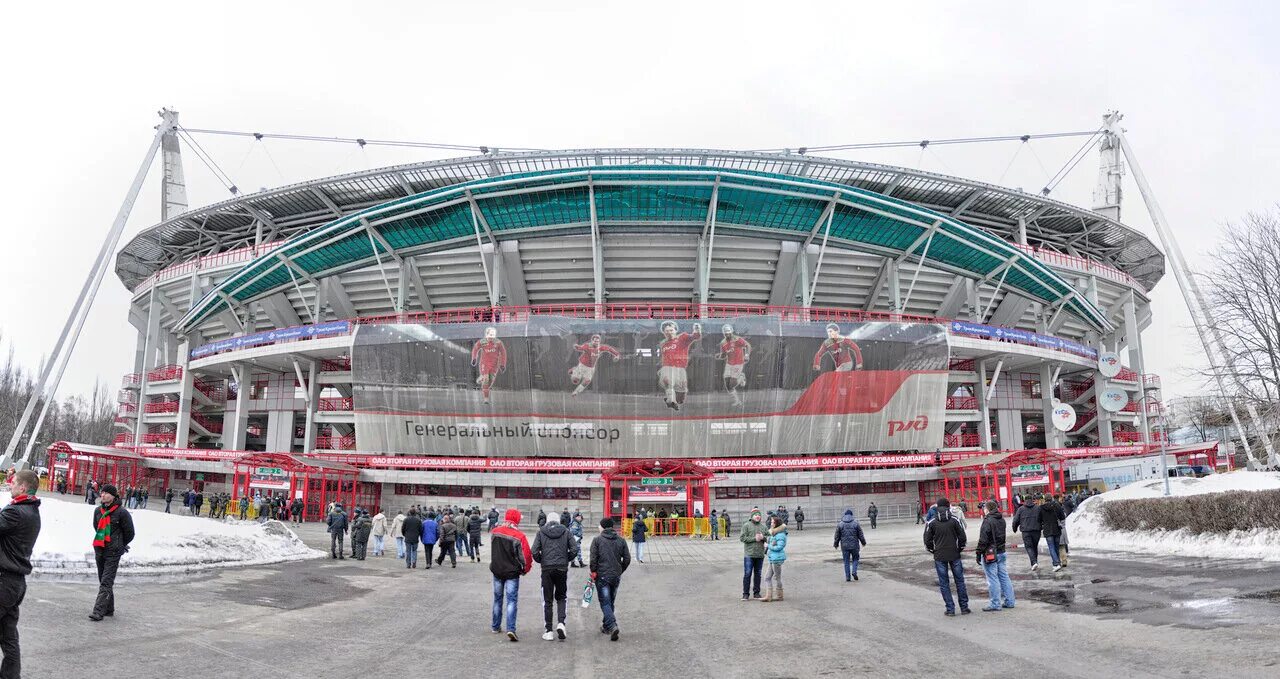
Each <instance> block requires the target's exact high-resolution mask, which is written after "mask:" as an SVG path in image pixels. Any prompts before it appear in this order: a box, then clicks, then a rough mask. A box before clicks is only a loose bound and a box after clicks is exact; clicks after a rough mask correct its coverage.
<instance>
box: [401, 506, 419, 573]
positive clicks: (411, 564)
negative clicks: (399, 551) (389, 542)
mask: <svg viewBox="0 0 1280 679" xmlns="http://www.w3.org/2000/svg"><path fill="white" fill-rule="evenodd" d="M400 533H401V534H402V535H404V567H405V568H417V567H418V540H419V539H420V538H421V537H422V519H421V518H419V517H418V510H417V508H416V507H411V508H409V515H408V516H406V517H404V523H402V524H400Z"/></svg>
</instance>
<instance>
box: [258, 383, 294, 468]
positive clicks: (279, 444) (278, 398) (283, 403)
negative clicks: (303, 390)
mask: <svg viewBox="0 0 1280 679" xmlns="http://www.w3.org/2000/svg"><path fill="white" fill-rule="evenodd" d="M295 392H296V390H295V388H294V386H293V375H280V374H274V375H271V376H270V378H269V379H268V380H267V389H266V393H265V394H264V395H263V399H264V400H265V401H266V402H267V432H266V433H267V436H266V450H267V452H279V453H288V452H292V451H293V401H294V396H295Z"/></svg>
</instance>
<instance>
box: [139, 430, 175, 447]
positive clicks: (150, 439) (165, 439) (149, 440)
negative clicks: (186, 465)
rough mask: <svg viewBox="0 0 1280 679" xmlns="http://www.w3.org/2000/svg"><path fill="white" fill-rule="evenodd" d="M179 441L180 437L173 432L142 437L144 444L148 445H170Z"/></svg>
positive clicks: (152, 433)
mask: <svg viewBox="0 0 1280 679" xmlns="http://www.w3.org/2000/svg"><path fill="white" fill-rule="evenodd" d="M177 439H178V435H177V434H175V433H174V432H171V431H157V432H148V433H146V434H143V435H142V442H143V443H145V444H147V445H156V444H168V445H173V442H174V441H176V440H177Z"/></svg>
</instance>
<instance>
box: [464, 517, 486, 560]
mask: <svg viewBox="0 0 1280 679" xmlns="http://www.w3.org/2000/svg"><path fill="white" fill-rule="evenodd" d="M483 528H484V519H482V518H480V510H479V509H476V510H474V511H472V512H471V514H470V515H469V516H468V518H467V556H470V557H471V560H472V561H474V562H476V563H480V534H481V533H480V531H481V530H483Z"/></svg>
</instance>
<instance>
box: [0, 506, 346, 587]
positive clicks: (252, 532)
mask: <svg viewBox="0 0 1280 679" xmlns="http://www.w3.org/2000/svg"><path fill="white" fill-rule="evenodd" d="M8 502H9V495H8V493H0V506H3V505H5V504H8ZM130 514H131V515H132V516H133V525H134V531H135V537H134V539H133V542H132V543H130V544H129V551H128V553H126V554H125V555H124V558H123V559H121V560H120V571H121V572H122V573H173V572H185V571H195V570H204V569H209V568H219V567H222V566H249V565H257V564H267V563H277V562H281V561H297V560H301V559H314V558H318V557H321V556H324V552H320V551H317V550H314V549H311V548H310V547H307V546H306V545H305V544H303V542H302V540H300V539H298V536H297V535H295V534H294V532H293V531H291V530H289V529H288V527H286V526H285V525H284V524H282V523H280V522H279V521H268V522H266V523H264V524H258V523H253V522H240V521H234V520H231V521H225V522H224V521H214V520H212V519H208V518H202V517H194V516H182V515H178V514H165V513H164V512H158V511H155V510H149V509H138V510H133V511H131V512H130ZM92 524H93V506H92V505H89V504H86V503H84V502H67V501H65V500H58V499H55V498H50V497H41V498H40V537H39V538H38V539H37V540H36V546H35V550H34V551H33V552H32V554H31V564H32V566H34V567H35V572H37V573H79V572H84V571H93V570H94V569H95V566H94V561H93V526H92Z"/></svg>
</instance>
